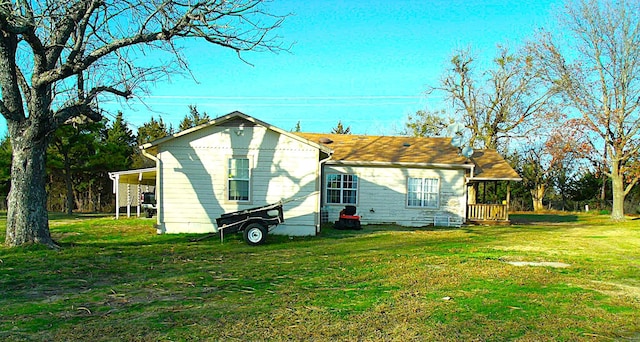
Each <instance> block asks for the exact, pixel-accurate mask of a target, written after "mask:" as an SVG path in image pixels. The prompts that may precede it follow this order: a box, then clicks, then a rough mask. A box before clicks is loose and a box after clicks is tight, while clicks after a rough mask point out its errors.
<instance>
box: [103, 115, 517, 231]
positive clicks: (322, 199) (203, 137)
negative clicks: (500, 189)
mask: <svg viewBox="0 0 640 342" xmlns="http://www.w3.org/2000/svg"><path fill="white" fill-rule="evenodd" d="M450 142H451V139H450V138H415V137H390V136H360V135H332V134H317V133H315V134H312V133H292V132H287V131H285V130H282V129H280V128H277V127H274V126H271V125H269V124H267V123H265V122H263V121H260V120H258V119H256V118H253V117H251V116H248V115H246V114H243V113H240V112H233V113H230V114H228V115H226V116H222V117H219V118H216V119H213V120H212V121H210V122H209V123H206V124H203V125H200V126H197V127H194V128H192V129H189V130H185V131H182V132H179V133H176V134H174V135H171V136H168V137H165V138H162V139H159V140H156V141H153V142H150V143H147V144H145V145H143V146H141V149H142V151H143V154H144V155H145V156H147V157H149V158H151V159H153V160H154V161H155V162H156V165H157V166H156V175H155V182H156V200H157V201H158V215H157V227H158V231H159V232H160V233H186V232H190V233H205V232H212V231H215V230H216V229H217V227H216V226H215V219H216V218H217V217H219V216H220V215H221V214H223V213H225V212H231V211H237V210H241V209H246V208H251V207H257V206H262V205H266V204H270V203H275V202H278V201H281V200H284V201H285V205H284V217H285V223H284V224H282V225H280V226H278V227H277V228H276V229H275V230H274V231H273V233H275V234H286V235H315V234H317V233H318V232H319V230H320V225H321V223H323V222H331V221H334V220H336V219H337V217H338V215H339V211H340V210H342V209H343V208H344V206H345V205H355V206H356V207H357V209H358V214H359V215H360V216H361V220H362V223H363V224H379V223H395V224H400V225H405V226H426V225H432V224H434V223H436V224H438V221H439V220H440V221H442V222H445V223H446V224H449V223H452V222H453V223H454V224H456V223H457V224H460V223H462V222H464V221H466V220H467V212H468V210H469V205H474V203H476V201H475V198H470V197H469V196H470V195H469V194H470V193H471V195H472V196H473V194H475V192H474V191H473V190H475V189H477V188H476V187H474V185H475V184H477V182H478V181H483V182H486V181H498V180H502V181H517V180H520V177H519V176H518V175H517V173H516V172H515V171H514V170H513V169H512V168H511V167H510V166H509V165H508V164H507V163H506V162H505V161H504V159H503V158H502V157H501V156H500V155H499V154H498V153H497V152H496V151H492V150H482V151H476V152H475V153H474V154H473V156H472V157H471V158H466V157H464V156H462V155H460V153H459V151H458V149H457V148H456V147H453V146H452V145H451V143H450ZM116 176H117V175H114V176H113V177H114V178H117V177H116ZM114 187H115V186H114ZM469 203H471V204H469ZM493 206H496V205H495V204H493ZM497 206H498V207H506V204H497ZM496 212H498V213H499V215H496ZM503 212H504V213H506V212H507V210H506V208H504V210H503ZM504 213H502V212H500V211H496V210H486V214H485V216H486V217H484V218H485V219H500V220H504V219H506V217H504Z"/></svg>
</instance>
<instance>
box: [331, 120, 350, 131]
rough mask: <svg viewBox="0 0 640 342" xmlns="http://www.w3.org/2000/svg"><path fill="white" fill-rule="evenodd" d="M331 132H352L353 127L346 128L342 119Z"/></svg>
mask: <svg viewBox="0 0 640 342" xmlns="http://www.w3.org/2000/svg"><path fill="white" fill-rule="evenodd" d="M331 133H333V134H351V127H350V126H347V127H346V128H345V127H344V126H343V125H342V121H341V120H340V121H338V125H337V126H336V127H334V128H333V129H331Z"/></svg>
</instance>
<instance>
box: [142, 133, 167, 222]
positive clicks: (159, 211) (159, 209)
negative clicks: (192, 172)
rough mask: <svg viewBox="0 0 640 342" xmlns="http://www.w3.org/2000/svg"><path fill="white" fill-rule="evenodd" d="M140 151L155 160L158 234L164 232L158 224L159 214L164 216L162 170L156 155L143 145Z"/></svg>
mask: <svg viewBox="0 0 640 342" xmlns="http://www.w3.org/2000/svg"><path fill="white" fill-rule="evenodd" d="M140 151H142V155H143V156H145V157H147V158H149V159H151V160H153V161H155V162H156V207H157V211H156V212H157V215H156V230H157V233H158V234H162V233H164V227H161V225H160V221H161V216H163V217H164V213H163V212H164V208H163V206H162V205H161V203H162V201H161V199H162V197H161V196H162V188H161V187H160V183H161V181H160V178H161V177H160V175H161V174H162V171H161V170H160V159H158V157H156V156H154V155H153V154H150V153H149V152H147V151H146V150H145V149H144V147H143V146H140Z"/></svg>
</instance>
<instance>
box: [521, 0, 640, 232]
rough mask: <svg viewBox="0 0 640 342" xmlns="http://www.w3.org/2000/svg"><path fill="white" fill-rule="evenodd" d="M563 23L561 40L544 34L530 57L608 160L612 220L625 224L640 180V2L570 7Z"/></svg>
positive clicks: (584, 0)
mask: <svg viewBox="0 0 640 342" xmlns="http://www.w3.org/2000/svg"><path fill="white" fill-rule="evenodd" d="M559 20H560V24H561V26H562V37H554V36H553V35H552V34H551V33H548V32H542V33H541V35H540V37H539V39H538V40H537V42H536V43H535V44H532V46H531V52H532V53H534V54H536V55H537V61H538V62H539V63H540V65H541V67H542V68H543V70H544V71H545V74H546V77H547V80H548V81H549V82H550V83H551V84H553V85H554V86H555V87H556V88H557V89H558V90H559V91H561V93H562V95H563V97H564V100H565V102H566V104H567V105H568V106H570V107H572V108H574V109H575V110H577V111H578V112H579V113H580V115H581V116H582V121H583V124H584V125H585V126H586V127H587V128H588V130H589V131H590V133H591V137H592V139H591V143H592V145H593V151H601V152H600V153H601V155H600V158H599V159H600V160H606V161H607V164H608V170H606V171H605V172H606V173H607V175H608V176H609V177H610V178H611V186H612V192H613V209H612V211H611V218H612V219H614V220H621V219H623V218H624V199H625V197H626V195H627V194H628V193H629V192H630V191H631V189H632V188H633V186H634V185H635V184H636V183H637V182H638V180H639V175H638V173H637V172H634V168H635V167H637V165H632V163H634V162H635V161H636V160H637V159H638V158H637V155H638V151H639V149H640V116H639V113H638V106H639V105H640V2H638V1H602V2H600V1H597V0H581V1H578V2H570V3H568V4H567V5H566V6H565V8H564V11H563V13H562V14H561V16H560V17H559ZM561 38H566V39H565V40H564V43H560V42H559V39H561Z"/></svg>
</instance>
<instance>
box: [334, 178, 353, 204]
mask: <svg viewBox="0 0 640 342" xmlns="http://www.w3.org/2000/svg"><path fill="white" fill-rule="evenodd" d="M326 188H327V203H329V204H356V202H357V199H358V176H356V175H336V174H329V175H327V183H326Z"/></svg>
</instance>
